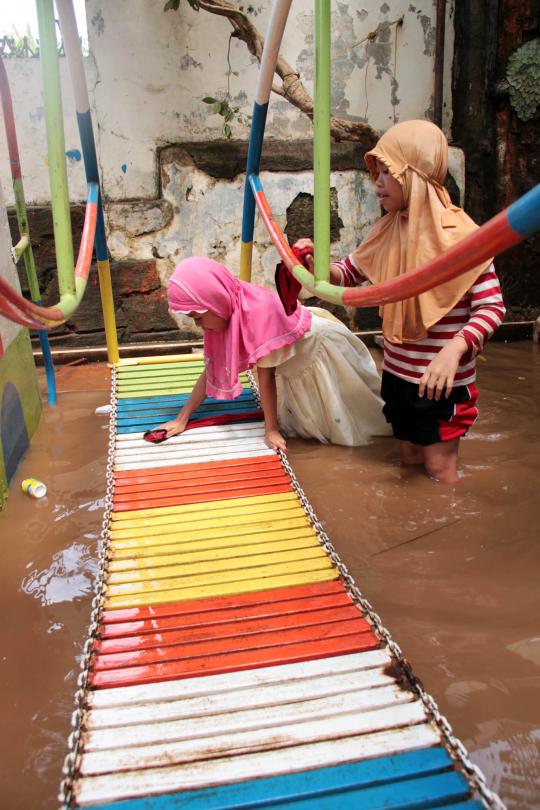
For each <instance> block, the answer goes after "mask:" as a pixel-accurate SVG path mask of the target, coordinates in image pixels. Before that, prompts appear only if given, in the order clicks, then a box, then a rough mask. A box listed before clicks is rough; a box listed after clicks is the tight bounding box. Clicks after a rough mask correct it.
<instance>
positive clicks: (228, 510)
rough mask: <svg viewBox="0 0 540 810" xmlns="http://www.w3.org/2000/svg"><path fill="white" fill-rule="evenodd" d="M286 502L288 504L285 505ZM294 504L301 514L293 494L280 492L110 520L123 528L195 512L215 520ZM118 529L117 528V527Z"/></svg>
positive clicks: (116, 515) (139, 511) (159, 509)
mask: <svg viewBox="0 0 540 810" xmlns="http://www.w3.org/2000/svg"><path fill="white" fill-rule="evenodd" d="M287 502H288V503H287ZM291 502H296V503H297V504H298V507H299V509H301V511H302V512H303V509H302V507H301V506H300V501H299V500H298V496H297V494H296V493H295V492H280V493H277V494H275V495H255V496H253V497H249V498H226V499H224V500H222V501H210V502H208V503H186V504H181V505H179V506H167V507H165V508H164V507H152V508H150V509H130V510H126V511H125V512H113V513H112V515H111V519H112V520H113V521H115V522H116V525H117V526H118V524H120V523H123V528H124V527H125V526H126V525H128V524H130V523H134V522H135V521H136V525H139V526H140V525H145V524H144V523H142V521H144V520H145V519H146V518H154V517H160V518H161V517H165V516H169V515H176V516H177V517H178V519H180V518H181V517H182V515H189V516H190V517H191V516H192V515H194V513H197V512H204V513H205V514H206V515H207V516H208V515H212V517H215V518H216V520H220V519H221V517H225V516H226V514H234V513H241V512H245V513H246V514H247V513H248V512H253V513H257V512H264V511H266V510H267V509H269V508H272V506H273V505H277V504H287V505H290V503H291ZM118 527H119V526H118Z"/></svg>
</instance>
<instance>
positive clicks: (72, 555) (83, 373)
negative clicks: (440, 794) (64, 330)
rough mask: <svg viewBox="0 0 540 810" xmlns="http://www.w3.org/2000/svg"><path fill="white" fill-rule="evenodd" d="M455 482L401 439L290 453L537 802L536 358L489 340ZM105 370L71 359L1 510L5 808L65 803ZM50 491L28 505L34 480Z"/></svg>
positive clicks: (427, 665) (482, 749)
mask: <svg viewBox="0 0 540 810" xmlns="http://www.w3.org/2000/svg"><path fill="white" fill-rule="evenodd" d="M486 357H487V362H485V363H480V364H479V382H478V387H479V389H480V418H479V420H478V422H477V424H476V425H475V427H474V428H473V430H472V431H471V434H470V436H469V437H468V438H467V439H466V440H464V441H463V442H462V448H461V464H460V467H461V474H462V477H461V480H460V482H459V483H458V484H457V485H455V486H448V485H446V486H445V485H441V484H436V483H434V482H433V481H430V480H429V479H427V478H426V477H425V476H424V475H422V473H421V472H420V471H419V470H417V469H412V468H407V469H405V468H402V467H400V466H399V462H398V454H397V447H396V445H395V443H394V441H393V440H392V439H379V440H376V441H374V442H373V443H372V444H371V445H369V446H368V447H363V448H342V447H330V446H321V445H319V444H317V443H315V442H306V441H301V440H289V442H288V456H289V459H290V461H291V464H292V466H293V469H294V470H295V472H296V474H297V477H298V479H299V482H300V484H301V486H302V487H303V488H304V490H305V492H306V494H307V495H308V497H309V499H310V501H311V503H312V505H313V506H314V508H315V510H316V512H317V514H318V516H319V517H320V519H321V520H322V522H323V523H324V527H325V529H326V531H327V533H328V534H329V536H330V538H331V540H332V542H333V543H334V545H335V547H336V549H337V551H338V553H339V555H340V557H341V559H342V560H343V562H344V563H345V564H346V566H347V567H348V568H349V570H350V572H351V573H352V574H353V576H354V578H355V580H356V582H357V583H358V585H359V587H360V589H361V590H362V592H363V594H364V596H366V597H367V598H368V599H369V600H370V601H371V602H372V604H373V605H374V607H375V609H376V611H377V612H378V613H379V615H380V616H381V617H382V619H383V622H384V623H385V625H386V627H387V628H388V629H389V630H390V632H391V633H392V635H393V637H394V638H395V639H396V641H397V642H398V643H399V645H400V646H401V648H402V650H403V652H404V654H405V655H406V657H407V658H408V659H409V661H410V662H411V664H412V666H413V669H414V672H415V674H416V675H417V676H418V677H419V678H421V679H422V681H423V682H424V685H425V687H426V689H427V691H429V692H430V694H431V695H433V697H434V698H435V700H436V701H437V703H438V705H439V707H440V709H441V711H442V712H443V713H444V714H445V715H446V716H447V717H448V719H449V720H450V722H451V724H452V726H453V728H454V730H455V733H456V734H457V735H458V736H459V737H460V739H461V740H462V741H463V742H464V743H465V745H466V746H467V748H468V749H469V751H470V752H471V756H472V759H473V760H474V762H476V763H477V764H478V765H480V767H481V768H482V770H483V771H484V773H485V774H486V777H487V779H488V782H489V785H490V786H491V787H492V788H493V789H495V790H496V791H498V792H499V793H500V795H501V796H502V798H503V800H504V801H505V803H506V804H507V806H508V807H509V808H520V809H521V808H531V809H532V808H538V807H540V700H539V698H538V695H539V694H540V692H539V687H540V629H539V621H538V617H539V610H538V605H539V600H538V579H539V577H538V574H539V571H540V565H539V563H540V547H539V538H540V506H539V500H540V499H539V493H538V481H539V475H538V473H539V468H540V459H539V454H538V448H539V444H540V442H539V440H540V420H539V415H540V413H539V412H540V406H539V401H540V354H539V353H538V351H537V347H536V346H534V345H533V344H532V343H530V342H521V343H513V344H503V343H497V344H492V345H490V346H488V349H487V352H486ZM108 388H109V385H108V370H107V368H106V366H105V365H103V364H102V365H94V366H86V367H85V366H81V367H72V368H66V367H64V368H62V369H61V370H60V373H59V389H60V396H59V404H58V406H56V407H51V406H45V408H44V413H43V417H42V421H41V424H40V427H39V430H38V432H37V434H36V436H35V437H34V440H33V442H32V446H31V449H30V451H29V453H28V455H27V456H26V458H25V459H24V460H23V462H22V463H21V465H20V467H19V469H18V470H17V473H16V475H15V479H14V482H13V485H12V488H11V492H10V498H9V501H8V506H7V509H6V510H5V511H4V512H3V513H2V514H0V533H1V537H2V550H3V555H2V563H3V564H2V568H1V574H0V576H1V585H2V587H1V590H0V606H1V612H2V617H3V621H2V624H1V628H0V645H1V646H0V651H1V652H0V664H1V668H0V673H1V676H0V678H1V680H0V685H1V692H2V720H3V723H2V725H3V729H2V730H3V734H2V735H1V736H2V745H3V748H4V750H3V752H2V758H1V762H2V767H1V777H0V779H1V781H0V796H2V800H1V804H2V807H6V808H10V810H30V808H31V809H32V810H49V808H57V807H58V801H57V799H56V793H57V790H58V785H59V781H60V771H61V765H62V762H63V758H64V755H65V753H66V750H67V748H66V744H67V737H68V734H69V730H70V729H69V721H70V716H71V712H72V709H73V698H74V694H75V690H76V679H77V675H78V673H79V656H80V654H81V650H82V645H83V643H84V641H85V639H86V635H87V627H88V623H89V619H90V603H91V596H92V591H93V578H94V576H95V573H96V568H97V562H96V548H97V539H98V536H99V533H100V530H101V518H102V510H103V496H104V492H105V487H104V475H105V462H106V453H107V430H106V426H107V417H104V416H97V415H96V414H95V413H94V411H95V408H96V407H97V406H98V405H103V404H105V403H106V402H107V401H108ZM29 476H32V477H36V478H39V479H41V480H43V481H45V483H46V484H47V485H48V488H49V491H48V494H47V497H46V498H44V499H43V500H33V499H30V498H29V497H28V496H27V495H24V494H23V493H22V492H21V491H20V481H21V480H22V479H23V478H25V477H29Z"/></svg>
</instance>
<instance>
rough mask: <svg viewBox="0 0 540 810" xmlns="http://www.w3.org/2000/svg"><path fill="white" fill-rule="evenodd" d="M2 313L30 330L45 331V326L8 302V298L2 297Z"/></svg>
mask: <svg viewBox="0 0 540 810" xmlns="http://www.w3.org/2000/svg"><path fill="white" fill-rule="evenodd" d="M0 313H1V314H2V315H3V316H4V317H5V318H7V319H8V320H10V321H13V322H14V323H18V324H20V325H21V326H26V327H28V329H43V324H42V323H39V321H34V320H32V318H29V317H28V316H27V315H25V314H24V313H23V312H21V311H20V309H18V308H17V307H16V306H15V305H14V304H12V303H11V302H10V301H8V299H7V298H3V297H1V296H0Z"/></svg>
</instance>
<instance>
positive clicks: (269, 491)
mask: <svg viewBox="0 0 540 810" xmlns="http://www.w3.org/2000/svg"><path fill="white" fill-rule="evenodd" d="M291 491H292V487H291V485H290V483H289V482H287V483H285V484H274V485H270V486H267V487H265V486H258V487H257V486H253V487H246V488H245V489H236V490H235V489H230V490H227V489H222V490H219V491H217V492H205V491H204V490H202V491H201V493H200V494H198V495H197V494H194V495H186V496H185V497H184V496H182V495H177V496H176V497H174V498H167V497H165V498H162V499H160V501H159V503H158V502H157V500H156V499H152V500H140V501H138V500H134V501H126V502H124V503H119V504H118V505H116V504H114V510H115V511H116V512H124V511H130V510H136V509H152V508H154V507H157V506H161V507H162V506H181V505H182V504H187V503H204V502H206V501H222V500H226V499H228V498H248V497H252V496H254V495H275V494H277V493H280V492H291Z"/></svg>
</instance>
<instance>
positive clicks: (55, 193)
mask: <svg viewBox="0 0 540 810" xmlns="http://www.w3.org/2000/svg"><path fill="white" fill-rule="evenodd" d="M36 7H37V17H38V27H39V46H40V52H41V54H40V55H41V70H42V73H43V98H44V103H45V124H46V127H47V153H48V162H49V181H50V186H51V202H52V212H53V227H54V241H55V246H56V263H57V268H58V271H57V272H58V287H59V289H60V296H61V297H65V296H66V295H73V296H75V280H74V266H75V265H74V261H73V238H72V234H71V217H70V210H69V191H68V181H67V171H66V158H65V152H66V146H65V140H64V126H63V112H62V95H61V91H60V71H59V67H58V49H57V44H56V28H55V21H54V8H53V0H37V3H36Z"/></svg>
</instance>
